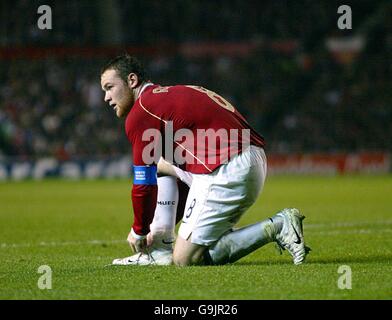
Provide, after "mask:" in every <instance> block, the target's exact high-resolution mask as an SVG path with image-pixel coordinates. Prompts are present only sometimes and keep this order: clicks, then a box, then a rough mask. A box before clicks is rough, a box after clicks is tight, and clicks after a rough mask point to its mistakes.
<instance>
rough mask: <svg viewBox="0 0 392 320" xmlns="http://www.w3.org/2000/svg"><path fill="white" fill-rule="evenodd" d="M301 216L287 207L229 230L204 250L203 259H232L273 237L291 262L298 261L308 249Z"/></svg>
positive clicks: (238, 257)
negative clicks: (251, 222) (259, 220)
mask: <svg viewBox="0 0 392 320" xmlns="http://www.w3.org/2000/svg"><path fill="white" fill-rule="evenodd" d="M303 219H304V216H302V215H301V214H300V213H299V211H298V210H297V209H294V208H288V209H284V210H282V211H280V212H279V213H277V214H276V215H274V216H273V217H272V218H269V219H266V220H264V221H261V222H258V223H255V224H253V225H250V226H246V227H243V228H241V229H238V230H235V231H232V232H228V233H227V234H225V235H224V236H222V237H221V238H220V239H219V240H218V242H217V243H216V244H215V245H213V246H211V247H210V248H209V250H208V251H206V253H205V256H204V260H205V261H207V262H208V261H209V262H210V264H214V265H217V264H225V263H232V262H235V261H237V260H238V259H240V258H242V257H244V256H246V255H248V254H249V253H251V252H253V251H255V250H256V249H258V248H260V247H262V246H264V245H265V244H267V243H269V242H273V241H276V242H277V243H278V245H279V246H280V247H281V248H282V249H287V250H288V251H289V253H290V254H291V256H292V257H293V262H294V264H301V263H302V262H303V261H304V260H305V256H306V254H307V253H308V251H309V250H310V249H309V248H308V247H306V246H305V242H304V237H303V228H302V220H303Z"/></svg>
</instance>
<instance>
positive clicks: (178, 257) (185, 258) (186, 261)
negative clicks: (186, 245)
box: [173, 253, 202, 267]
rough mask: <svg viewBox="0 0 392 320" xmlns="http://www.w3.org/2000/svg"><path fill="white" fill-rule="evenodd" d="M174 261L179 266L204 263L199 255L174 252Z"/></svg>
mask: <svg viewBox="0 0 392 320" xmlns="http://www.w3.org/2000/svg"><path fill="white" fill-rule="evenodd" d="M173 263H174V264H175V265H176V266H178V267H186V266H195V265H200V264H202V261H201V259H200V257H199V256H198V255H184V254H176V253H174V254H173Z"/></svg>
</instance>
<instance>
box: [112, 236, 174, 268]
mask: <svg viewBox="0 0 392 320" xmlns="http://www.w3.org/2000/svg"><path fill="white" fill-rule="evenodd" d="M171 264H173V242H165V241H164V239H161V238H159V237H157V238H156V239H154V244H153V245H152V246H151V247H150V248H148V249H146V250H145V252H138V253H136V254H134V255H133V256H130V257H125V258H120V259H114V260H113V262H112V265H120V266H129V265H133V266H149V265H157V266H168V265H171Z"/></svg>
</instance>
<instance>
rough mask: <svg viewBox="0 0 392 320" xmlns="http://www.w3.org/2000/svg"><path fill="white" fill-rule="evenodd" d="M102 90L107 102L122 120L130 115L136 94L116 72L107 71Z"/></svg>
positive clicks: (102, 77)
mask: <svg viewBox="0 0 392 320" xmlns="http://www.w3.org/2000/svg"><path fill="white" fill-rule="evenodd" d="M101 86H102V90H103V91H105V102H108V103H109V105H110V106H111V107H112V108H113V110H114V111H115V112H116V115H117V117H119V118H121V117H124V116H126V115H127V114H128V112H129V110H131V107H132V105H133V103H134V94H133V91H132V90H131V88H130V87H128V84H127V83H126V82H125V81H124V80H122V79H121V78H120V76H119V75H118V73H117V71H116V70H113V69H109V70H106V71H105V72H104V73H103V74H102V76H101Z"/></svg>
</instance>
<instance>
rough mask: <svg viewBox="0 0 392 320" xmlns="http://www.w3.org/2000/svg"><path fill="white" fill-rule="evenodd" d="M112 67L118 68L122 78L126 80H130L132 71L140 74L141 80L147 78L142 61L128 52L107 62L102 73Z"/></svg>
mask: <svg viewBox="0 0 392 320" xmlns="http://www.w3.org/2000/svg"><path fill="white" fill-rule="evenodd" d="M111 69H113V70H116V71H117V72H118V74H119V76H120V78H121V79H122V80H124V81H125V82H128V75H129V74H130V73H135V74H136V75H137V76H138V78H139V81H140V82H143V81H145V80H146V72H145V70H144V67H143V65H142V63H141V62H140V61H139V60H138V59H137V58H135V57H133V56H131V55H129V54H127V53H126V54H123V55H120V56H117V57H115V58H114V59H111V60H110V61H109V62H107V63H106V64H105V65H104V66H103V68H102V70H101V75H102V74H103V73H104V72H105V71H106V70H111Z"/></svg>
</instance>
